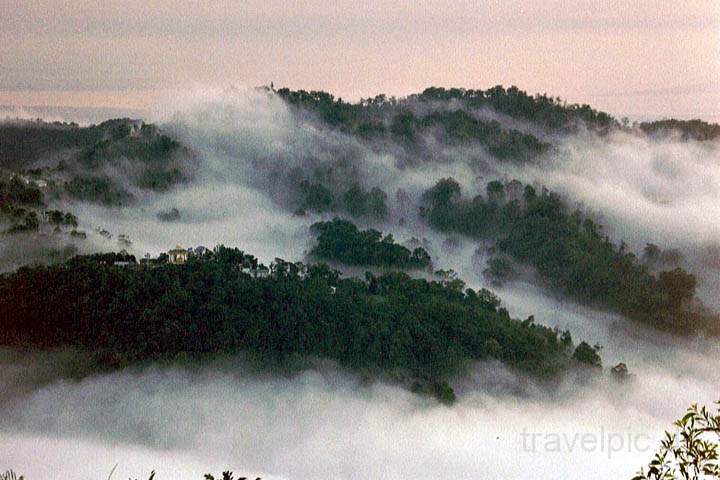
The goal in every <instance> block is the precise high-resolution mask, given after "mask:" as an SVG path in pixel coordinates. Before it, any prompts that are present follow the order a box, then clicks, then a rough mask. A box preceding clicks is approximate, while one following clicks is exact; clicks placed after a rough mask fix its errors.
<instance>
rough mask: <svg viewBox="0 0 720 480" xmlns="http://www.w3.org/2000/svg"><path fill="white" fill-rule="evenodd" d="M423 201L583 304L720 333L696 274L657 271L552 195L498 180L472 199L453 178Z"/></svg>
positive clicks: (448, 225) (432, 216) (443, 223)
mask: <svg viewBox="0 0 720 480" xmlns="http://www.w3.org/2000/svg"><path fill="white" fill-rule="evenodd" d="M423 202H424V205H423V207H422V216H423V217H424V218H425V219H426V220H427V221H428V222H429V223H430V224H431V225H433V226H434V227H435V228H438V229H440V230H441V231H446V232H457V233H462V234H465V235H468V236H471V237H474V238H478V239H482V240H492V241H494V242H495V245H496V250H497V252H498V253H501V254H502V253H504V254H507V255H509V256H510V257H512V258H513V259H515V260H516V261H518V262H523V263H526V264H530V265H532V266H533V267H534V268H535V269H536V271H537V273H538V274H539V275H540V276H541V277H542V278H543V279H544V280H545V281H546V282H547V285H548V286H549V287H550V288H551V289H554V290H556V291H559V292H561V293H563V294H566V295H569V296H571V297H573V298H575V299H576V300H579V301H580V302H583V303H585V304H589V305H600V306H603V307H606V308H610V309H611V310H615V311H618V312H620V313H622V314H623V315H626V316H627V317H629V318H632V319H636V320H640V321H643V322H646V323H649V324H651V325H653V326H655V327H659V328H665V329H670V330H674V331H678V332H685V333H687V332H694V331H698V330H709V331H712V332H716V333H717V332H718V328H719V327H720V319H718V317H717V316H714V315H709V314H708V313H707V312H706V311H705V310H704V309H703V308H702V307H699V306H698V305H697V304H695V303H694V300H695V289H696V286H697V279H696V278H695V277H694V276H693V275H691V274H689V273H688V272H687V271H685V270H683V269H682V268H675V269H673V270H668V271H661V272H658V273H657V274H653V273H652V272H651V271H650V268H651V265H648V264H646V263H643V262H642V261H641V260H640V259H639V258H638V257H637V256H636V255H635V254H633V253H632V252H628V251H627V250H626V248H627V247H626V245H625V244H620V245H619V246H615V245H613V243H612V242H611V241H610V239H609V238H608V236H607V235H604V234H603V232H602V226H601V225H599V224H597V223H595V222H593V220H592V219H591V218H589V217H587V216H585V215H583V213H582V212H581V211H580V210H572V209H570V208H569V207H568V205H567V204H566V203H565V202H563V200H562V199H561V198H560V197H559V196H558V195H556V194H553V193H552V192H550V191H548V190H545V189H544V190H543V191H542V192H540V193H538V192H536V191H535V189H534V188H533V187H532V186H529V185H522V184H521V183H520V182H518V181H516V180H515V181H512V182H508V183H505V184H503V183H502V182H499V181H492V182H490V183H488V184H487V187H486V194H485V195H484V196H483V195H478V196H476V197H474V198H472V199H469V198H463V197H462V192H461V187H460V185H459V184H458V183H457V182H456V181H455V180H454V179H452V178H446V179H442V180H440V181H438V182H437V184H436V185H435V186H434V187H432V188H431V189H429V190H427V191H426V192H425V193H424V195H423ZM646 250H647V251H648V252H649V253H650V255H649V256H648V259H647V260H648V261H649V262H651V263H653V264H654V263H655V259H656V258H658V257H659V256H660V255H661V254H660V253H659V252H656V250H657V247H656V246H654V245H648V249H646ZM493 267H495V268H497V263H491V265H490V269H491V270H492V268H493Z"/></svg>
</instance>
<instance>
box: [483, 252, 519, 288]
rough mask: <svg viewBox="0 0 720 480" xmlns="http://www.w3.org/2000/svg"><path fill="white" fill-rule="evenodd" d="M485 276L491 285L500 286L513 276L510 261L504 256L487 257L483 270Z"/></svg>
mask: <svg viewBox="0 0 720 480" xmlns="http://www.w3.org/2000/svg"><path fill="white" fill-rule="evenodd" d="M483 275H485V278H487V279H488V280H490V281H491V282H492V284H493V285H496V286H502V285H503V284H504V283H505V282H507V281H508V280H510V279H511V278H512V276H513V268H512V263H511V262H510V260H509V259H508V258H506V257H493V258H490V259H488V261H487V268H486V269H485V270H483Z"/></svg>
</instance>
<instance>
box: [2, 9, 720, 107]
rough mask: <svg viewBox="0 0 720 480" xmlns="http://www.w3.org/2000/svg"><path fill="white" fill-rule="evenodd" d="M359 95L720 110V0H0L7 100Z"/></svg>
mask: <svg viewBox="0 0 720 480" xmlns="http://www.w3.org/2000/svg"><path fill="white" fill-rule="evenodd" d="M270 82H274V83H275V85H276V86H289V87H291V88H304V89H323V90H328V91H331V92H332V93H334V94H336V95H339V96H342V97H344V98H347V99H351V100H356V99H359V98H360V97H363V96H369V95H375V94H377V93H387V94H394V95H405V94H408V93H412V92H416V91H420V90H422V89H424V88H425V87H427V86H431V85H435V86H446V87H449V86H459V87H466V88H489V87H491V86H493V85H497V84H503V85H506V86H510V85H517V86H518V87H520V88H522V89H524V90H528V91H529V92H531V93H536V92H546V93H548V94H551V95H553V96H561V97H563V98H564V99H567V100H568V101H571V102H582V103H585V102H587V103H591V104H592V105H593V106H595V107H597V108H601V109H604V110H607V111H610V112H611V113H613V114H616V115H625V114H628V115H634V116H638V115H647V116H667V115H678V116H705V117H710V116H712V117H716V116H718V115H720V0H684V1H676V0H666V1H663V0H628V1H617V0H608V1H603V0H574V1H557V0H543V1H538V2H520V1H517V0H502V1H500V0H497V1H490V0H474V1H473V0H452V1H439V0H430V1H421V0H413V1H405V0H374V1H362V0H355V1H347V0H338V1H334V2H321V1H318V0H306V1H284V2H281V1H277V0H246V1H230V0H214V1H200V0H197V1H179V0H122V1H116V0H105V1H102V2H100V1H94V2H93V1H84V0H65V1H58V0H55V1H52V0H28V1H21V0H13V1H11V0H0V104H19V105H62V106H104V107H128V108H144V107H150V106H151V104H152V103H153V102H154V101H155V100H156V99H157V98H158V97H159V96H161V95H162V92H163V91H165V90H167V89H176V88H196V87H198V86H203V85H208V86H214V87H217V86H226V85H231V84H233V85H247V86H255V85H262V84H269V83H270Z"/></svg>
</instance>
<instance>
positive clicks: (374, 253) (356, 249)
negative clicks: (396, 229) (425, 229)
mask: <svg viewBox="0 0 720 480" xmlns="http://www.w3.org/2000/svg"><path fill="white" fill-rule="evenodd" d="M310 231H311V232H312V234H313V235H315V237H316V238H317V242H318V244H317V245H316V246H315V247H314V248H313V249H312V250H311V252H310V254H311V255H312V256H314V257H316V258H318V259H321V260H331V261H336V262H340V263H344V264H345V265H355V266H376V267H385V268H400V269H425V268H430V267H432V264H431V260H430V255H429V254H428V253H427V252H426V251H425V249H424V248H422V247H418V248H416V249H415V250H413V251H412V252H411V251H410V250H409V249H407V248H405V247H403V246H402V245H398V244H396V243H395V241H394V240H393V238H392V235H386V236H385V237H383V236H382V233H381V232H378V231H377V230H372V229H371V230H363V231H360V230H358V228H357V227H356V226H355V225H354V224H353V223H352V222H349V221H347V220H341V219H339V218H336V219H334V220H332V221H330V222H318V223H315V224H314V225H312V227H310Z"/></svg>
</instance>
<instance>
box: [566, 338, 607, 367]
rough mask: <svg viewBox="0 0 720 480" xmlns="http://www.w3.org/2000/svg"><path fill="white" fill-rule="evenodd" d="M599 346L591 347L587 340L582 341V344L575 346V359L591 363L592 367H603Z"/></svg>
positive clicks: (587, 363)
mask: <svg viewBox="0 0 720 480" xmlns="http://www.w3.org/2000/svg"><path fill="white" fill-rule="evenodd" d="M598 350H599V348H598V347H591V346H590V345H589V344H588V343H586V342H581V343H580V345H578V346H577V347H575V352H574V353H573V359H574V360H577V361H578V362H580V363H584V364H586V365H590V366H591V367H602V361H601V359H600V355H599V354H598Z"/></svg>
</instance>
